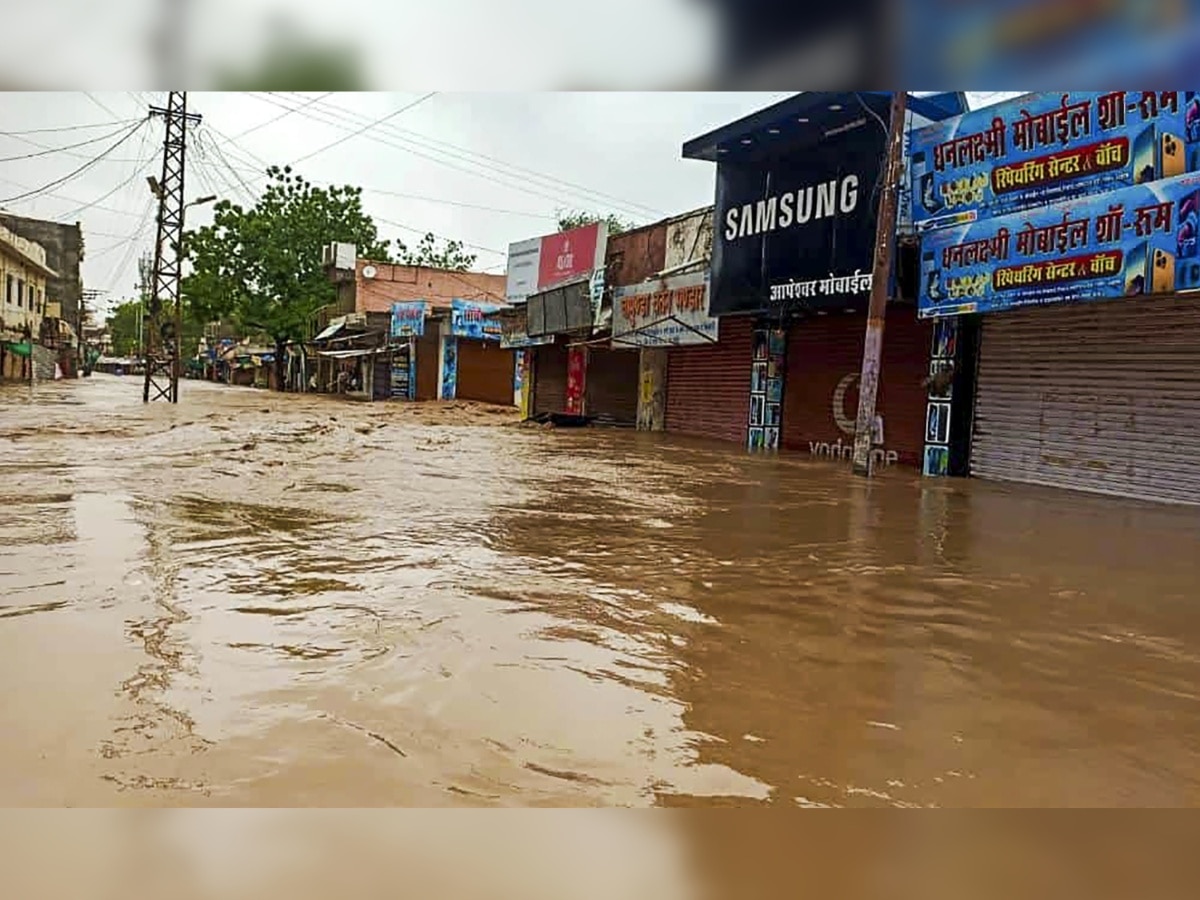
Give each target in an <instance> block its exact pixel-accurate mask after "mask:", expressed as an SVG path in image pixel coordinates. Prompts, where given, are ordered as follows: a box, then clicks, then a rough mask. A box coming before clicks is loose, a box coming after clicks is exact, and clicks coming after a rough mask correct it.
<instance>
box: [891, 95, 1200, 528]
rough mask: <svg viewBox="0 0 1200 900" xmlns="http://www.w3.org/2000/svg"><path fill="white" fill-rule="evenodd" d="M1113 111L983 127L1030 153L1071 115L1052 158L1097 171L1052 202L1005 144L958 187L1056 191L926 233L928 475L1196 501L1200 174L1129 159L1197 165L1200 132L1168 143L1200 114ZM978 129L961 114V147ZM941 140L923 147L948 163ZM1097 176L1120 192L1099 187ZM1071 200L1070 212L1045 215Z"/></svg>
mask: <svg viewBox="0 0 1200 900" xmlns="http://www.w3.org/2000/svg"><path fill="white" fill-rule="evenodd" d="M1118 94H1120V96H1121V97H1124V96H1125V95H1124V94H1122V93H1121V92H1118ZM1115 96H1116V95H1114V94H1086V93H1078V94H1071V95H1068V97H1067V98H1066V99H1065V100H1064V99H1063V98H1062V95H1059V94H1055V95H1053V96H1046V97H1034V98H1024V100H1023V102H1022V104H1021V105H1020V108H1017V107H1015V106H1011V107H1010V105H1008V104H1003V105H1000V106H997V107H995V108H992V109H988V110H980V111H978V112H979V113H985V112H986V113H987V116H986V122H987V123H988V124H989V126H993V127H995V128H996V129H997V131H998V132H1000V133H1011V134H1014V135H1015V134H1018V133H1023V131H1024V129H1026V128H1030V129H1031V137H1030V138H1029V140H1030V141H1031V142H1032V143H1035V144H1036V143H1037V131H1038V127H1037V120H1038V119H1041V118H1045V117H1046V116H1057V115H1059V110H1068V113H1067V115H1068V116H1069V118H1068V119H1067V121H1068V122H1069V123H1070V122H1074V123H1076V124H1077V126H1078V129H1077V130H1078V131H1079V135H1078V136H1077V138H1075V139H1068V140H1067V142H1066V144H1065V146H1057V145H1056V147H1055V149H1054V151H1053V152H1054V153H1055V155H1056V156H1058V155H1061V156H1063V157H1064V158H1066V159H1068V160H1070V159H1075V158H1080V159H1086V160H1090V161H1091V163H1092V166H1090V167H1085V166H1082V165H1081V166H1079V167H1078V171H1079V172H1080V173H1082V174H1080V175H1079V178H1078V179H1076V180H1070V179H1067V180H1064V179H1063V178H1061V177H1059V178H1055V179H1051V182H1052V184H1050V185H1049V186H1050V187H1052V188H1053V190H1044V189H1045V188H1047V185H1048V183H1047V182H1046V181H1045V179H1049V174H1050V173H1049V169H1048V164H1047V163H1046V162H1045V160H1040V159H1039V158H1038V157H1037V149H1036V148H1024V147H1023V146H1022V145H1021V144H1017V143H1015V142H1010V147H1009V149H1008V150H1007V151H1006V152H1005V153H1000V154H998V155H997V157H996V158H995V159H991V158H989V160H988V161H987V162H986V163H982V164H978V165H976V164H971V165H968V166H966V167H965V171H963V172H962V173H961V174H962V177H975V176H976V175H977V174H978V173H977V171H976V169H978V170H980V171H981V172H982V181H983V182H985V183H987V184H988V185H995V184H1004V183H1006V182H1005V181H1004V180H1003V179H1001V180H1000V181H997V180H996V178H995V177H994V173H995V172H996V171H998V170H1007V169H1009V168H1013V167H1019V168H1020V170H1021V171H1022V172H1029V173H1031V174H1030V176H1029V177H1034V178H1038V177H1040V176H1045V179H1043V180H1042V181H1040V182H1039V183H1037V184H1035V185H1033V186H1031V187H1029V188H1028V189H1027V190H1026V191H1025V192H1024V196H1023V198H1018V200H1017V201H1016V203H1017V206H1019V207H1020V208H1018V209H1014V208H1013V203H1014V201H1013V200H1012V198H1010V197H1007V196H1000V197H996V196H993V195H992V193H991V192H990V188H989V190H988V191H985V192H983V193H982V194H981V195H980V196H978V197H976V198H974V201H973V203H972V204H970V208H969V209H968V211H969V212H970V213H971V214H972V215H974V216H975V217H976V220H975V221H973V222H971V223H969V224H965V225H944V226H940V225H939V223H938V221H936V220H935V221H933V224H932V225H931V226H930V227H929V228H928V229H927V231H926V233H925V234H924V235H923V238H922V247H921V250H922V253H921V266H922V269H921V296H920V310H921V315H922V316H925V317H928V318H930V319H932V320H933V321H934V322H935V323H936V324H935V329H936V330H935V334H936V335H937V336H936V337H935V339H934V341H933V344H932V346H933V350H932V358H931V361H930V363H929V365H930V375H931V376H933V375H934V374H935V370H942V371H945V372H946V377H945V379H944V381H945V383H944V384H943V385H942V390H941V391H940V392H939V394H938V396H936V397H933V396H931V399H930V402H929V405H928V414H927V420H926V450H925V455H926V460H927V461H926V471H927V474H930V475H944V474H951V475H966V474H970V475H972V476H977V477H980V478H986V479H992V480H997V481H1010V482H1024V483H1031V484H1037V485H1045V486H1051V487H1060V488H1070V489H1076V490H1083V491H1088V492H1093V493H1100V494H1108V495H1114V496H1121V497H1130V498H1136V499H1140V500H1151V501H1159V502H1171V503H1190V504H1196V503H1200V303H1198V300H1200V245H1198V239H1197V234H1198V233H1200V175H1197V174H1186V173H1185V174H1178V175H1172V174H1171V172H1172V171H1173V169H1172V168H1171V167H1170V166H1167V167H1165V168H1164V167H1163V163H1164V161H1166V162H1169V160H1167V159H1165V158H1164V156H1163V155H1162V154H1161V153H1160V154H1158V155H1157V156H1155V155H1154V154H1150V155H1148V156H1146V157H1145V160H1144V162H1145V164H1144V165H1142V164H1141V163H1139V162H1138V161H1137V160H1136V159H1135V158H1134V157H1136V156H1137V148H1138V147H1139V146H1140V145H1145V144H1147V141H1148V140H1152V142H1156V143H1157V144H1158V146H1159V147H1160V149H1161V147H1162V146H1164V142H1165V141H1167V139H1168V138H1170V140H1171V141H1177V142H1178V145H1179V146H1178V149H1179V151H1180V153H1181V154H1185V155H1186V156H1187V158H1188V159H1189V160H1190V159H1192V158H1193V156H1194V154H1195V152H1196V151H1197V150H1198V149H1200V126H1195V127H1191V128H1188V127H1186V126H1184V125H1182V124H1180V130H1179V132H1178V134H1174V132H1173V131H1172V127H1173V122H1174V119H1176V118H1179V117H1181V116H1183V115H1184V112H1185V109H1187V108H1191V109H1194V110H1195V112H1196V113H1197V114H1198V115H1197V116H1196V117H1193V121H1196V122H1200V98H1198V97H1195V96H1193V95H1191V94H1190V93H1189V94H1186V95H1185V93H1184V92H1178V93H1177V94H1152V93H1148V92H1147V93H1143V92H1135V94H1134V95H1133V96H1135V97H1136V98H1137V99H1138V102H1137V103H1134V104H1132V105H1129V104H1127V103H1124V102H1122V103H1121V104H1119V105H1118V104H1116V103H1115V101H1114V100H1113V98H1114V97H1115ZM1052 101H1053V102H1052ZM1151 101H1153V102H1151ZM1044 110H1049V112H1045V111H1044ZM1118 111H1119V112H1120V115H1117V112H1118ZM1030 114H1032V120H1033V125H1032V126H1027V125H1026V124H1025V122H1026V119H1030V117H1031V116H1030ZM983 121H984V120H983V119H981V118H980V117H979V116H975V117H974V118H968V117H965V116H964V117H963V121H962V122H960V123H957V127H956V129H955V132H954V133H955V134H958V133H959V132H962V133H968V132H972V131H975V130H977V127H982V123H983ZM1147 134H1149V135H1150V138H1146V135H1147ZM1173 134H1174V136H1172V135H1173ZM1156 136H1157V137H1156ZM1068 138H1070V134H1068ZM946 139H947V136H946V135H945V134H940V133H937V132H933V133H931V134H930V135H914V142H916V141H917V140H920V141H921V142H922V143H924V144H927V145H929V146H930V147H931V148H932V149H930V151H929V155H930V156H933V155H934V152H937V153H938V154H939V155H940V156H941V157H942V158H943V160H947V159H949V156H948V152H947V151H946V150H944V149H942V150H940V151H939V150H936V148H938V147H941V146H943V144H944V143H945V140H946ZM955 139H957V138H955ZM1023 140H1024V139H1022V141H1023ZM939 141H941V142H942V143H939ZM1101 145H1104V146H1106V147H1108V148H1110V149H1109V150H1105V151H1104V155H1103V157H1101V156H1100V155H1099V154H1101V150H1100V149H1099V148H1100V146H1101ZM914 146H915V143H914ZM1049 152H1050V151H1049V150H1048V149H1046V148H1045V147H1043V148H1042V153H1043V154H1045V153H1049ZM1026 157H1033V158H1032V160H1030V159H1027V158H1026ZM1100 161H1104V162H1105V164H1106V166H1107V173H1108V177H1107V178H1106V179H1101V180H1097V179H1095V178H1093V177H1092V176H1094V175H1095V165H1098V164H1099V162H1100ZM1039 167H1040V168H1039ZM1070 170H1071V171H1076V169H1075V168H1074V167H1071V169H1070ZM1064 171H1066V169H1065V168H1064ZM1060 174H1061V173H1060ZM927 177H928V174H927ZM935 180H936V179H935ZM1134 182H1145V183H1134ZM1114 185H1115V186H1114ZM1035 188H1036V190H1035ZM1039 190H1040V191H1041V193H1039ZM1064 195H1073V196H1070V199H1065V200H1061V199H1054V200H1053V201H1048V200H1047V198H1048V197H1054V198H1060V197H1062V196H1064Z"/></svg>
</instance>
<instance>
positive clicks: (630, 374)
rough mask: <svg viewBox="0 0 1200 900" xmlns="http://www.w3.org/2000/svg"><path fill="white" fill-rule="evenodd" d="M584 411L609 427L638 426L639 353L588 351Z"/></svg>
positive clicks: (608, 350)
mask: <svg viewBox="0 0 1200 900" xmlns="http://www.w3.org/2000/svg"><path fill="white" fill-rule="evenodd" d="M584 384H585V390H586V391H587V399H586V401H585V405H584V408H583V409H584V412H585V413H586V414H587V415H588V416H590V417H594V418H595V419H596V421H598V422H600V423H602V424H609V425H631V426H632V425H637V407H638V351H637V350H612V349H609V348H607V347H597V346H593V347H590V348H589V349H588V359H587V381H586V382H585V383H584Z"/></svg>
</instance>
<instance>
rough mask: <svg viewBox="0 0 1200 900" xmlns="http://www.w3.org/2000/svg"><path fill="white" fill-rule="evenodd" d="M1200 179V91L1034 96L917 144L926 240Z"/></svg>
mask: <svg viewBox="0 0 1200 900" xmlns="http://www.w3.org/2000/svg"><path fill="white" fill-rule="evenodd" d="M1197 170H1200V96H1197V92H1195V91H1112V92H1108V93H1100V92H1094V91H1073V92H1067V93H1048V94H1027V95H1025V96H1023V97H1018V98H1016V99H1014V100H1010V101H1008V102H1006V103H1000V104H997V105H995V106H989V107H984V108H981V109H977V110H975V111H973V112H969V113H965V114H964V115H962V116H957V117H955V118H953V119H947V120H945V121H943V122H938V123H935V124H933V125H929V126H926V127H925V128H921V129H919V130H918V131H916V132H914V133H913V135H912V155H911V165H910V178H911V190H912V195H913V221H914V224H915V225H916V227H917V230H918V231H924V230H928V229H932V228H943V227H953V226H955V225H962V224H964V223H966V222H973V221H977V220H979V219H982V218H986V217H989V216H997V215H1005V214H1007V213H1011V212H1016V211H1019V210H1022V209H1029V208H1031V207H1035V206H1045V205H1047V204H1050V203H1058V202H1062V201H1065V200H1069V199H1071V198H1074V197H1080V196H1083V195H1085V194H1096V193H1100V192H1103V191H1110V190H1115V189H1117V188H1120V187H1127V186H1129V185H1135V184H1146V183H1149V182H1151V181H1156V180H1158V179H1161V178H1171V177H1174V176H1177V175H1183V174H1186V173H1188V172H1194V171H1197Z"/></svg>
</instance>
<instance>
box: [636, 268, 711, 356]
mask: <svg viewBox="0 0 1200 900" xmlns="http://www.w3.org/2000/svg"><path fill="white" fill-rule="evenodd" d="M708 285H709V276H708V273H707V272H697V273H695V274H692V275H677V276H675V277H673V278H664V279H662V280H661V281H650V282H646V283H643V284H635V285H630V286H628V287H618V288H615V289H614V290H613V321H612V345H613V346H614V347H674V346H682V345H685V344H711V343H714V342H715V341H716V340H717V320H716V319H714V318H713V317H712V316H710V315H709V314H708Z"/></svg>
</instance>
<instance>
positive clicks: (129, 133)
mask: <svg viewBox="0 0 1200 900" xmlns="http://www.w3.org/2000/svg"><path fill="white" fill-rule="evenodd" d="M148 121H149V119H143V120H142V121H141V122H139V123H138V124H137V125H135V126H134V127H133V128H130V129H129V130H128V131H126V132H125V134H124V136H122V137H121V139H120V140H118V141H117V142H116V143H115V144H113V145H111V146H110V147H109V148H108V149H107V150H105V151H104V152H103V153H101V154H100V155H99V156H98V157H96V158H95V159H92V160H90V161H89V162H86V163H84V164H83V165H82V166H80V167H79V168H77V169H75V170H73V171H71V172H69V173H67V174H66V175H64V176H63V177H62V178H56V179H55V180H54V181H51V182H48V183H47V184H45V185H43V186H42V187H40V188H35V189H34V190H30V191H26V192H25V193H24V194H17V195H16V196H14V197H5V198H4V199H2V200H0V203H15V202H16V201H18V200H26V199H29V198H32V197H35V196H37V195H39V194H43V193H46V192H47V191H49V190H50V188H54V187H58V186H59V185H60V184H65V183H66V182H68V181H70V180H71V179H72V178H75V177H77V176H79V175H82V174H83V173H84V172H86V171H87V170H88V169H90V168H91V167H92V166H94V165H95V164H96V163H98V162H99V161H100V160H102V159H103V158H104V157H106V156H108V154H110V153H111V152H112V151H114V150H116V149H117V148H118V147H120V146H121V145H122V144H123V143H125V142H126V141H127V140H129V139H130V138H131V137H133V136H134V134H136V133H137V131H138V130H139V129H140V128H143V127H144V126H145V124H146V122H148Z"/></svg>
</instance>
